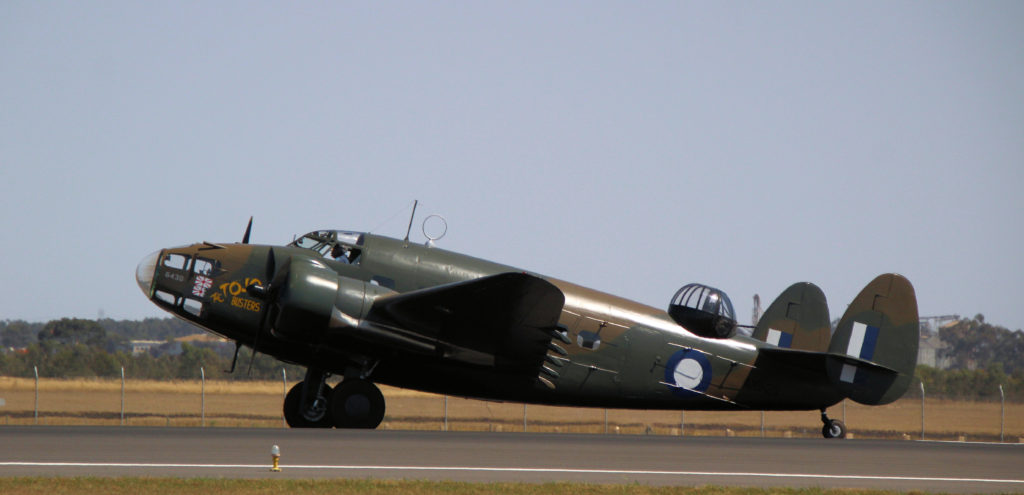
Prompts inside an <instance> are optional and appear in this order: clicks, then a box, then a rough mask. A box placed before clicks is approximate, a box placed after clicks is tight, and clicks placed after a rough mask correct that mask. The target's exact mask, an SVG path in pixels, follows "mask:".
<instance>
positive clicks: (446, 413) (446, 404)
mask: <svg viewBox="0 0 1024 495" xmlns="http://www.w3.org/2000/svg"><path fill="white" fill-rule="evenodd" d="M444 431H448V396H447V395H446V396H444Z"/></svg>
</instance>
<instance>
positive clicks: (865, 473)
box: [0, 426, 1024, 493]
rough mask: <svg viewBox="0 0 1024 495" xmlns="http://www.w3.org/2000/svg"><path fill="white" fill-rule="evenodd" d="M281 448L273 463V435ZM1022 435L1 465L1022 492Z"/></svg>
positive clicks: (206, 445) (22, 456) (121, 472)
mask: <svg viewBox="0 0 1024 495" xmlns="http://www.w3.org/2000/svg"><path fill="white" fill-rule="evenodd" d="M275 444H276V445H279V446H280V448H281V467H282V472H280V473H272V472H270V471H269V467H270V460H271V458H270V448H271V446H272V445H275ZM1022 468H1024V445H1020V444H1003V445H998V444H968V443H940V442H916V441H875V440H847V441H835V440H824V439H822V440H810V439H761V438H721V437H683V438H679V437H664V436H625V435H623V436H616V435H569V434H524V433H486V432H483V433H475V432H449V433H444V432H423V431H345V430H285V429H227V428H136V427H57V426H44V427H26V426H6V427H0V476H4V477H8V476H157V477H159V476H172V477H208V478H210V477H212V478H274V477H287V478H385V479H429V480H457V481H470V482H492V481H521V482H546V481H576V482H586V483H634V482H638V483H644V484H656V485H686V486H693V485H730V486H760V487H770V486H792V487H808V486H821V487H828V488H843V487H846V488H877V489H898V490H912V489H916V490H925V491H941V492H962V493H984V492H1002V493H1005V492H1022V493H1024V469H1022Z"/></svg>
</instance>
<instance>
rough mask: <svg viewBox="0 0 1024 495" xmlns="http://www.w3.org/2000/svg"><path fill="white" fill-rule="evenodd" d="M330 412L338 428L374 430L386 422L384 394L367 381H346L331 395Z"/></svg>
mask: <svg viewBox="0 0 1024 495" xmlns="http://www.w3.org/2000/svg"><path fill="white" fill-rule="evenodd" d="M329 403H330V411H331V418H332V419H333V420H334V426H336V427H338V428H367V429H373V428H376V427H377V425H379V424H380V422H381V421H383V420H384V394H381V393H380V389H379V388H377V386H376V385H374V384H372V383H370V382H368V381H365V380H345V381H343V382H341V383H340V384H338V386H337V387H335V388H334V392H332V393H331V400H330V401H329Z"/></svg>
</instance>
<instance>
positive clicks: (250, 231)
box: [242, 217, 252, 244]
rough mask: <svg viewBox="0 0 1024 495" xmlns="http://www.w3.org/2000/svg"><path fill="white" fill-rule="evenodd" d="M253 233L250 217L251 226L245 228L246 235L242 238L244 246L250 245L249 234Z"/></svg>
mask: <svg viewBox="0 0 1024 495" xmlns="http://www.w3.org/2000/svg"><path fill="white" fill-rule="evenodd" d="M251 233H252V217H249V225H247V226H246V227H245V235H243V236H242V244H249V234H251Z"/></svg>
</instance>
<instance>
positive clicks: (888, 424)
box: [0, 377, 1024, 443]
mask: <svg viewBox="0 0 1024 495" xmlns="http://www.w3.org/2000/svg"><path fill="white" fill-rule="evenodd" d="M292 384H293V383H289V384H288V385H287V386H288V387H290V386H291V385H292ZM382 390H383V392H384V396H385V397H386V398H387V405H388V412H387V416H386V417H385V419H384V423H383V424H382V425H381V427H382V428H387V429H417V430H441V429H444V427H445V423H444V417H445V402H446V400H447V417H448V429H449V430H488V431H503V432H517V431H523V427H524V424H523V423H524V422H523V420H524V414H525V417H526V429H527V430H528V431H531V432H542V431H543V432H575V433H602V432H605V431H607V432H608V433H612V434H615V433H618V434H654V435H679V434H680V428H681V427H682V434H684V435H738V436H760V435H761V434H762V417H763V420H764V435H765V436H772V437H782V436H792V437H808V438H814V437H818V436H820V434H821V433H820V430H821V423H820V421H819V419H818V414H817V413H816V412H814V411H800V412H766V413H763V416H762V413H761V412H760V411H750V412H712V411H687V412H685V413H683V412H679V411H631V410H618V409H610V410H607V411H605V410H604V409H588V408H567V407H550V406H533V405H531V406H525V407H524V406H523V405H522V404H511V403H499V402H487V401H478V400H469V399H461V398H456V397H448V398H447V399H445V398H444V397H443V396H439V395H433V394H426V393H421V392H413V391H408V390H402V389H396V388H391V387H382ZM284 393H285V385H284V384H283V383H281V382H229V381H207V382H206V385H205V415H204V400H203V385H202V384H201V383H200V382H199V381H177V382H162V381H141V380H128V381H127V382H126V383H125V387H124V403H123V404H124V424H125V425H127V426H156V425H158V426H200V425H205V426H245V427H268V428H280V427H283V420H282V417H281V403H282V400H283V396H284ZM35 397H36V394H35V381H34V380H32V379H24V378H8V377H0V399H3V400H4V402H5V404H4V405H3V406H0V424H35V423H38V424H62V425H68V424H74V425H78V424H91V425H119V424H122V419H121V418H122V416H121V407H122V400H121V398H122V394H121V381H120V380H90V379H71V380H57V379H41V380H40V382H39V404H38V410H39V416H38V419H37V418H36V417H35V400H36V399H35ZM828 412H829V415H830V416H831V417H834V418H838V419H844V417H845V421H846V423H847V425H848V427H849V429H850V432H851V433H852V435H853V436H854V437H855V438H914V439H916V438H920V436H921V403H920V400H918V399H904V400H901V401H897V402H895V403H893V404H890V405H887V406H879V407H868V406H862V405H859V404H856V403H854V402H847V403H846V406H845V412H844V407H843V405H842V404H839V405H837V406H835V407H832V408H831V409H829V411H828ZM606 415H607V416H606ZM606 417H607V423H606ZM681 422H682V425H681V424H680V423H681ZM1004 431H1005V441H1007V442H1014V443H1016V442H1019V441H1021V437H1024V404H1017V403H1007V405H1006V411H1005V427H1004ZM999 433H1000V405H999V403H989V402H955V401H947V400H941V399H928V400H927V401H926V402H925V438H928V439H943V440H959V439H963V440H967V441H998V440H999Z"/></svg>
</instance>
